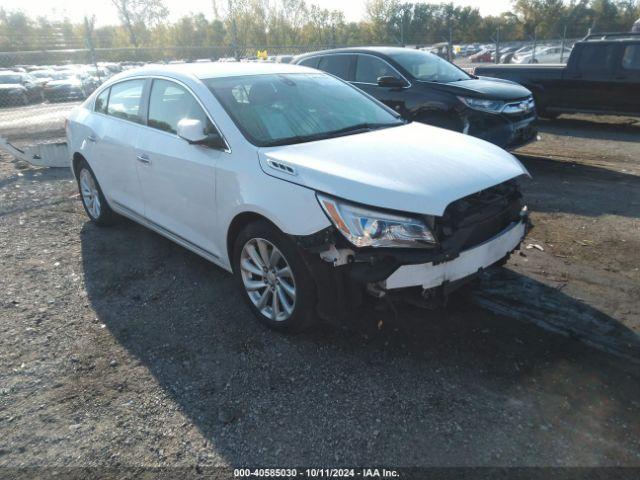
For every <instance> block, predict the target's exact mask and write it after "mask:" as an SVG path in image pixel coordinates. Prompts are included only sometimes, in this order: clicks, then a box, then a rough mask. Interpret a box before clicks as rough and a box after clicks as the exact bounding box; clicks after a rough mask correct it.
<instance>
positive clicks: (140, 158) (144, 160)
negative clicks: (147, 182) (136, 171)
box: [136, 153, 151, 165]
mask: <svg viewBox="0 0 640 480" xmlns="http://www.w3.org/2000/svg"><path fill="white" fill-rule="evenodd" d="M136 160H138V161H139V162H140V163H144V164H145V165H148V164H150V163H151V160H149V157H148V156H147V155H145V154H144V153H141V154H139V155H136Z"/></svg>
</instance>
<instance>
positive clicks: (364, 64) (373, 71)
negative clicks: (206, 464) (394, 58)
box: [355, 55, 398, 83]
mask: <svg viewBox="0 0 640 480" xmlns="http://www.w3.org/2000/svg"><path fill="white" fill-rule="evenodd" d="M397 76H398V74H397V73H396V72H395V71H394V70H393V68H391V67H390V66H389V65H388V64H387V63H386V62H384V61H382V60H380V59H379V58H376V57H372V56H370V55H358V63H357V64H356V80H355V81H356V82H362V83H378V78H380V77H397Z"/></svg>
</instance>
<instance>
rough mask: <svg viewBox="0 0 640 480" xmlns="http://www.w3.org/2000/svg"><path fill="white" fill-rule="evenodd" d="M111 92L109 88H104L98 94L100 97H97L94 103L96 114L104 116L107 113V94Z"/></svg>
mask: <svg viewBox="0 0 640 480" xmlns="http://www.w3.org/2000/svg"><path fill="white" fill-rule="evenodd" d="M110 91H111V89H110V88H105V89H104V90H103V91H102V92H100V95H98V96H97V97H96V103H95V107H94V110H95V111H96V112H98V113H104V114H105V115H106V113H107V103H109V92H110Z"/></svg>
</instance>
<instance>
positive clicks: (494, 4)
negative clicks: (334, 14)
mask: <svg viewBox="0 0 640 480" xmlns="http://www.w3.org/2000/svg"><path fill="white" fill-rule="evenodd" d="M411 1H424V3H443V2H444V1H446V0H443V2H441V1H427V0H411ZM164 3H165V5H166V6H167V8H168V9H169V20H171V21H173V20H176V19H178V18H180V17H181V16H183V15H187V14H189V13H204V14H205V15H206V16H207V18H211V17H212V7H211V5H212V2H211V0H164ZM307 3H315V4H317V5H319V6H321V7H324V8H328V9H330V10H342V11H343V12H344V13H345V17H346V19H347V21H358V20H360V19H362V17H363V16H364V6H365V0H307ZM446 3H448V2H446ZM453 3H454V4H455V5H460V6H471V7H474V8H479V9H480V13H481V14H482V15H497V14H499V13H502V12H504V11H507V10H509V9H510V6H511V2H510V0H453ZM0 6H1V7H3V8H4V9H5V10H22V11H23V12H25V13H26V14H28V15H30V16H34V17H35V16H41V15H44V16H46V17H51V18H55V19H60V18H63V17H69V18H70V19H71V20H72V21H73V22H79V21H81V20H82V18H83V17H84V16H85V15H89V16H90V15H95V16H96V24H97V25H98V26H102V25H111V24H117V23H119V22H118V17H117V15H116V11H115V8H114V7H113V4H112V3H111V1H110V0H54V1H51V0H26V1H25V0H1V1H0Z"/></svg>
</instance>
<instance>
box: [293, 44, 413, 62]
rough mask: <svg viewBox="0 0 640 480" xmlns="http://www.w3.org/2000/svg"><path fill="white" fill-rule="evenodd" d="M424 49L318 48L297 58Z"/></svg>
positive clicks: (384, 53) (390, 52)
mask: <svg viewBox="0 0 640 480" xmlns="http://www.w3.org/2000/svg"><path fill="white" fill-rule="evenodd" d="M407 50H408V51H418V52H420V51H423V50H419V49H415V48H404V47H345V48H333V49H331V50H318V51H316V52H309V53H303V54H302V55H298V56H297V57H296V60H297V59H300V58H307V57H314V56H316V55H329V54H332V53H373V54H376V53H377V54H379V55H391V54H393V53H401V52H406V51H407Z"/></svg>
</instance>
